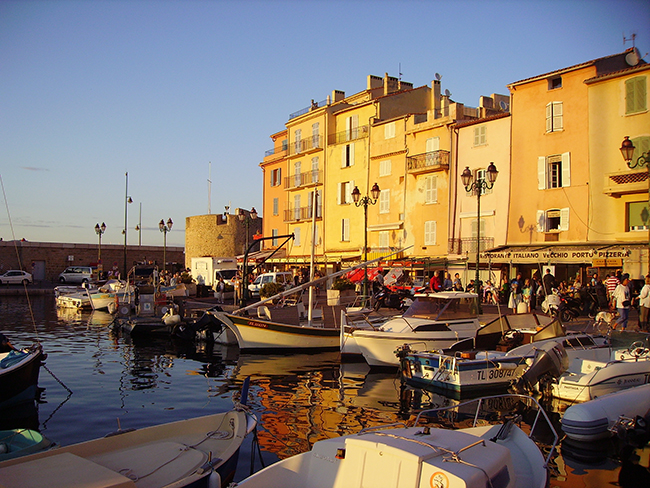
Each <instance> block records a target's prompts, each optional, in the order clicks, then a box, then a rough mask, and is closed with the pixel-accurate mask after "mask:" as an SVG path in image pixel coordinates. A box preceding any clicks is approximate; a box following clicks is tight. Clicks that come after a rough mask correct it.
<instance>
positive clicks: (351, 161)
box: [350, 142, 354, 166]
mask: <svg viewBox="0 0 650 488" xmlns="http://www.w3.org/2000/svg"><path fill="white" fill-rule="evenodd" d="M350 166H354V142H351V143H350Z"/></svg>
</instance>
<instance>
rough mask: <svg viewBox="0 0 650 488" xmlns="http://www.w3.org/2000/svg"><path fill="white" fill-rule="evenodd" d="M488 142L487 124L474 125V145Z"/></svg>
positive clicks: (482, 144) (483, 144)
mask: <svg viewBox="0 0 650 488" xmlns="http://www.w3.org/2000/svg"><path fill="white" fill-rule="evenodd" d="M486 144H487V126H486V125H480V126H478V127H474V146H485V145H486Z"/></svg>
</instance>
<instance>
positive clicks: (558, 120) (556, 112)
mask: <svg viewBox="0 0 650 488" xmlns="http://www.w3.org/2000/svg"><path fill="white" fill-rule="evenodd" d="M562 129H564V123H563V120H562V102H553V130H554V131H556V130H562Z"/></svg>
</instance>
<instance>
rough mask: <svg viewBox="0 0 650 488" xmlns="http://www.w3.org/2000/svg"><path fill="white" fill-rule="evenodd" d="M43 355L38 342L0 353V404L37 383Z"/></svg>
mask: <svg viewBox="0 0 650 488" xmlns="http://www.w3.org/2000/svg"><path fill="white" fill-rule="evenodd" d="M45 357H46V356H45V354H43V348H42V347H41V345H40V344H34V345H33V346H31V347H29V348H28V349H23V350H12V351H9V352H2V353H0V405H2V404H3V403H4V402H5V401H8V400H9V399H11V398H13V397H16V396H17V395H19V394H20V393H22V392H23V391H25V390H27V389H28V388H30V387H33V386H35V385H37V384H38V374H39V372H40V369H41V364H42V362H43V360H44V359H45Z"/></svg>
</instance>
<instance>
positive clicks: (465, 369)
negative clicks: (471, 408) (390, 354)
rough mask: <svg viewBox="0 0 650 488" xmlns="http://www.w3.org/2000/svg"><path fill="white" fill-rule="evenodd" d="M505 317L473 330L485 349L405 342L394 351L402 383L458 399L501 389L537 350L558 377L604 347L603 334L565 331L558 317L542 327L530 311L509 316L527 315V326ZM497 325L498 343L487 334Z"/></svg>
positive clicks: (536, 353)
mask: <svg viewBox="0 0 650 488" xmlns="http://www.w3.org/2000/svg"><path fill="white" fill-rule="evenodd" d="M511 317H513V316H511ZM511 317H508V316H503V317H499V318H497V319H495V320H494V321H493V322H491V323H489V324H487V325H485V326H484V327H482V328H481V329H479V330H478V331H477V333H476V337H475V339H474V341H473V342H474V344H481V345H483V346H487V347H486V349H470V350H462V349H461V350H458V349H459V344H455V345H454V346H452V347H451V348H450V349H448V350H445V351H444V352H443V351H413V350H411V348H410V347H409V346H408V345H406V346H402V347H400V348H398V350H397V351H396V355H397V356H398V358H399V360H400V372H401V374H402V379H403V381H405V382H406V383H407V384H410V385H412V386H416V387H420V388H425V389H427V390H432V391H444V392H446V393H450V394H452V395H455V396H459V397H460V396H465V395H468V394H469V395H476V394H480V393H481V392H483V393H485V392H486V391H487V390H490V391H491V392H496V391H506V390H507V389H509V388H510V387H511V385H512V384H513V383H514V382H515V381H516V380H517V379H519V378H520V377H521V376H522V375H523V374H524V373H525V372H526V371H527V370H528V368H529V367H530V366H531V365H532V364H533V362H534V361H535V358H536V357H537V356H539V355H541V354H544V355H546V356H548V360H549V361H551V363H552V364H555V372H556V374H557V375H559V374H561V373H562V372H563V371H564V369H566V367H567V366H568V364H569V361H571V360H572V359H574V358H575V357H585V356H586V357H588V356H590V355H592V351H593V350H594V349H597V348H601V347H607V341H606V339H605V338H604V337H593V336H591V335H588V334H570V335H566V330H565V329H564V327H563V326H562V324H561V323H560V322H559V321H558V320H553V319H551V320H552V321H551V322H550V323H547V324H546V325H545V326H539V324H540V323H541V322H540V318H538V317H537V316H536V315H534V314H522V315H519V316H514V317H519V319H521V318H522V317H523V318H526V317H527V318H528V320H530V321H531V323H529V324H528V325H529V327H520V328H517V329H514V328H512V327H511V324H510V320H511ZM519 322H520V325H521V320H519ZM536 325H537V326H536ZM497 327H498V328H501V330H503V331H504V332H502V333H500V334H498V336H499V337H500V338H501V339H500V340H499V341H498V342H491V341H489V340H488V337H487V336H494V334H493V332H492V331H493V330H494V329H496V328H497ZM493 339H494V337H493ZM464 342H467V341H464Z"/></svg>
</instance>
